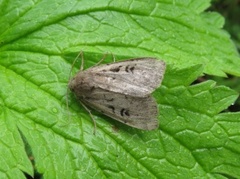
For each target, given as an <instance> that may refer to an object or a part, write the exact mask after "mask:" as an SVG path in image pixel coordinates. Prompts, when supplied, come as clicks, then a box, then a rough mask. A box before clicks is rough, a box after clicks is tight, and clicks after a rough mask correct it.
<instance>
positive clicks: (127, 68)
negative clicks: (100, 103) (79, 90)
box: [75, 58, 166, 97]
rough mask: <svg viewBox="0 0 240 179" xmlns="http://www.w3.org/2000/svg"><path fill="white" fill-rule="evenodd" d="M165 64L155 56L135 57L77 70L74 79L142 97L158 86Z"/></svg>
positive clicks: (81, 82)
mask: <svg viewBox="0 0 240 179" xmlns="http://www.w3.org/2000/svg"><path fill="white" fill-rule="evenodd" d="M165 66H166V65H165V62H164V61H161V60H157V59H155V58H136V59H130V60H126V61H120V62H116V63H110V64H105V65H100V66H95V67H92V68H89V69H87V70H85V71H84V72H79V73H78V74H77V75H76V77H75V81H76V83H77V84H83V83H85V84H89V85H91V86H93V87H95V88H101V89H106V90H109V91H112V92H117V93H122V94H126V95H131V96H138V97H144V96H148V95H149V94H151V93H152V92H153V91H154V90H155V89H156V88H157V87H159V86H160V84H161V82H162V79H163V75H164V72H165ZM83 73H84V74H83ZM86 74H87V75H86Z"/></svg>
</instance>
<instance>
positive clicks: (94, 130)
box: [79, 101, 97, 135]
mask: <svg viewBox="0 0 240 179" xmlns="http://www.w3.org/2000/svg"><path fill="white" fill-rule="evenodd" d="M79 102H80V103H81V105H82V106H83V107H84V108H85V109H86V111H87V112H88V113H89V115H90V117H91V119H92V121H93V125H94V129H93V134H94V135H95V134H96V127H97V125H96V121H95V119H94V118H93V115H92V113H91V111H90V110H89V109H88V107H87V106H85V105H84V104H83V103H82V102H81V101H79Z"/></svg>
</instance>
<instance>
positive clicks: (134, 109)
mask: <svg viewBox="0 0 240 179" xmlns="http://www.w3.org/2000/svg"><path fill="white" fill-rule="evenodd" d="M82 102H83V103H84V104H86V105H88V106H90V107H92V108H94V109H96V110H97V111H99V112H101V113H103V114H105V115H107V116H109V117H111V118H113V119H115V120H117V121H119V122H122V123H124V124H126V125H129V126H132V127H135V128H138V129H143V130H153V129H156V128H158V120H157V115H158V108H157V103H156V101H155V100H154V99H153V98H152V97H151V96H147V97H143V98H139V97H134V96H129V95H125V94H120V93H109V91H107V90H103V89H94V90H92V91H91V95H90V96H86V97H85V98H82Z"/></svg>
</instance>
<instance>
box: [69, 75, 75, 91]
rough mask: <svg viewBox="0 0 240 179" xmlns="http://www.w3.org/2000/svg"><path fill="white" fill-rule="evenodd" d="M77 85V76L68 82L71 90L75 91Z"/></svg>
mask: <svg viewBox="0 0 240 179" xmlns="http://www.w3.org/2000/svg"><path fill="white" fill-rule="evenodd" d="M75 87H76V78H75V77H74V78H72V79H71V80H70V81H69V83H68V88H69V89H70V90H71V91H74V89H75Z"/></svg>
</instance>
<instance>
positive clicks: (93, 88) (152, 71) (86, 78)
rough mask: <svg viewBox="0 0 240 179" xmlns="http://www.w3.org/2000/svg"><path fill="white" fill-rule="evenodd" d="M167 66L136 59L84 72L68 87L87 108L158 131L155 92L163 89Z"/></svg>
mask: <svg viewBox="0 0 240 179" xmlns="http://www.w3.org/2000/svg"><path fill="white" fill-rule="evenodd" d="M165 68H166V64H165V62H164V61H162V60H158V59H156V58H145V57H144V58H134V59H128V60H125V61H119V62H114V63H109V64H103V65H98V66H94V67H91V68H88V69H86V70H80V71H79V72H78V73H77V74H76V76H75V77H73V78H72V79H71V80H70V81H69V84H68V87H69V88H70V90H71V91H72V92H73V93H74V94H75V96H76V97H77V98H78V99H79V100H80V102H81V103H82V104H83V105H86V106H89V107H90V108H93V109H95V110H97V111H99V112H101V113H103V114H105V115H107V116H109V117H111V118H113V119H115V120H117V121H119V122H121V123H124V124H126V125H128V126H131V127H134V128H138V129H142V130H153V129H156V128H158V126H159V122H158V119H157V116H158V107H157V103H156V101H155V99H154V98H153V97H152V96H151V93H152V92H153V91H154V90H155V89H156V88H158V87H159V86H160V84H161V82H162V80H163V77H164V72H165Z"/></svg>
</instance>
